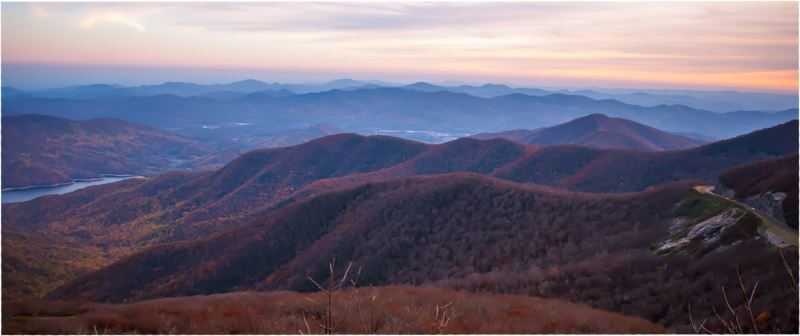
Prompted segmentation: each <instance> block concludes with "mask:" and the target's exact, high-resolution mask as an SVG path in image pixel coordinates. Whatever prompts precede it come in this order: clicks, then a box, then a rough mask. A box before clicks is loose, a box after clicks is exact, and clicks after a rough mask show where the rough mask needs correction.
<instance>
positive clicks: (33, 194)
mask: <svg viewBox="0 0 800 336" xmlns="http://www.w3.org/2000/svg"><path fill="white" fill-rule="evenodd" d="M137 177H139V176H113V177H112V176H108V177H101V178H98V179H92V180H90V181H75V182H73V183H71V184H67V185H59V186H43V187H33V188H30V189H12V190H3V197H2V201H3V203H18V202H25V201H30V200H32V199H34V198H37V197H41V196H45V195H61V194H66V193H68V192H73V191H75V190H80V189H83V188H86V187H91V186H96V185H101V184H107V183H113V182H117V181H122V180H127V179H129V178H137Z"/></svg>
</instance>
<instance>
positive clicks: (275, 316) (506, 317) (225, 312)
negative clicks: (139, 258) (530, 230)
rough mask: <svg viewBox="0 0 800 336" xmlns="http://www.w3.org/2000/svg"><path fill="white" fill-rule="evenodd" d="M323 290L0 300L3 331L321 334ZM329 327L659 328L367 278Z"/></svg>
mask: <svg viewBox="0 0 800 336" xmlns="http://www.w3.org/2000/svg"><path fill="white" fill-rule="evenodd" d="M327 302H328V301H327V296H326V295H325V293H322V292H318V293H313V294H301V293H294V292H282V291H281V292H262V293H255V292H234V293H227V294H218V295H209V296H190V297H178V298H168V299H156V300H149V301H142V302H137V303H133V304H119V305H106V304H84V305H80V304H76V303H64V302H62V303H57V304H53V303H47V304H42V303H41V302H38V303H37V302H30V301H29V302H25V303H19V302H15V303H14V305H13V306H12V305H11V304H7V302H6V301H5V300H4V302H3V304H4V307H3V313H4V315H3V332H4V333H10V332H13V333H19V332H21V333H42V332H44V333H71V332H95V331H96V332H103V333H106V332H125V333H131V332H143V333H179V334H190V333H205V334H208V333H213V334H225V333H248V334H252V333H281V334H293V333H320V334H321V333H324V332H325V330H324V329H323V327H324V326H325V323H326V320H327V316H328V307H329V306H328V305H327ZM331 307H332V308H333V309H331V311H332V313H333V315H332V321H333V323H332V325H331V324H328V325H329V326H331V327H330V329H332V331H333V332H336V333H384V334H385V333H390V334H397V333H425V334H434V333H448V334H452V333H659V332H664V331H665V330H664V329H663V328H662V327H660V326H658V325H656V324H653V323H650V322H647V321H644V320H642V319H639V318H634V317H627V316H623V315H620V314H615V313H609V312H605V311H601V310H597V309H592V308H589V307H587V306H584V305H579V304H574V303H568V302H564V301H560V300H552V299H540V298H533V297H525V296H511V295H488V294H468V293H465V292H456V291H452V290H447V289H441V288H423V287H366V288H355V289H348V290H344V291H337V292H334V294H333V296H332V305H331Z"/></svg>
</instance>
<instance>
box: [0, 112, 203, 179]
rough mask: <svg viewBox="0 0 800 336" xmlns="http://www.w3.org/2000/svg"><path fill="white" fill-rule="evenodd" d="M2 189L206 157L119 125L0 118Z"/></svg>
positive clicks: (149, 170)
mask: <svg viewBox="0 0 800 336" xmlns="http://www.w3.org/2000/svg"><path fill="white" fill-rule="evenodd" d="M2 122H3V167H2V172H3V188H8V187H22V186H30V185H47V184H57V183H66V182H70V181H72V180H73V179H85V178H95V177H98V176H101V175H103V174H129V175H133V174H154V173H158V172H162V171H165V170H167V169H170V168H173V169H174V168H177V167H180V166H181V165H182V164H184V163H185V162H187V161H189V160H192V159H195V158H197V157H199V156H201V155H205V154H207V153H208V152H209V149H208V148H207V147H206V146H205V145H203V144H201V143H199V142H197V141H195V140H191V139H188V138H185V137H181V136H178V135H175V134H170V133H168V132H165V131H161V130H157V129H154V128H150V127H145V126H140V125H134V124H131V123H128V122H124V121H121V120H113V119H94V120H88V121H73V120H67V119H61V118H55V117H50V116H44V115H21V116H9V117H3V121H2Z"/></svg>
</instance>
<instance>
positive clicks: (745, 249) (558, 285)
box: [50, 173, 796, 327]
mask: <svg viewBox="0 0 800 336" xmlns="http://www.w3.org/2000/svg"><path fill="white" fill-rule="evenodd" d="M690 185H691V184H674V185H669V186H663V187H659V188H653V189H651V190H649V191H646V192H640V193H628V194H616V195H608V194H584V193H574V192H565V191H559V190H553V189H548V188H541V187H532V186H524V185H520V184H516V183H512V182H506V181H502V180H497V179H493V178H488V177H484V176H481V175H477V174H465V173H456V174H444V175H434V176H425V177H412V178H400V179H394V180H388V181H384V182H380V183H367V184H362V185H359V186H355V187H346V188H341V189H337V190H333V191H329V192H326V193H323V194H320V195H316V196H314V197H310V198H305V199H302V200H296V201H291V202H290V203H288V204H286V205H285V206H284V207H281V208H278V209H270V210H265V211H263V212H260V213H255V214H252V215H250V216H248V217H247V218H243V219H242V221H244V222H246V224H244V225H242V226H240V227H239V228H236V229H231V230H228V231H223V232H219V233H217V234H213V235H211V236H208V238H204V239H196V240H192V241H182V242H175V243H170V244H162V245H157V246H153V247H151V248H148V249H146V250H143V251H142V252H140V253H136V254H133V255H131V256H130V257H127V258H124V259H122V260H120V261H118V262H116V263H114V264H111V265H109V266H108V267H105V268H102V269H100V270H98V271H96V272H93V273H89V274H87V275H85V276H82V277H79V278H78V279H76V280H74V281H72V282H70V283H69V284H67V285H65V286H63V287H61V288H59V289H56V290H55V291H53V292H52V293H51V294H50V298H52V299H80V300H90V301H104V302H121V301H126V300H128V301H135V300H141V299H148V298H157V297H171V296H185V295H197V294H210V293H220V292H228V291H235V290H253V289H255V290H272V289H292V290H301V291H309V290H313V289H314V288H315V287H314V285H313V284H312V283H311V282H310V281H309V280H308V277H311V278H314V279H316V280H317V281H320V282H322V281H327V275H328V274H329V270H328V262H329V261H330V260H332V259H333V258H335V259H337V260H346V261H347V262H348V263H352V265H353V270H354V272H356V271H355V270H357V274H358V275H357V277H358V283H360V284H363V285H384V284H410V285H437V286H443V287H458V288H465V289H469V290H473V291H490V292H494V293H516V294H527V295H536V296H545V297H556V298H568V299H570V300H573V301H578V302H583V303H588V304H590V305H592V306H595V307H600V308H603V309H610V310H614V311H618V312H622V313H625V314H632V315H636V316H641V317H644V318H646V319H649V320H651V321H654V322H659V323H663V324H665V325H667V326H671V327H678V326H682V325H684V326H685V325H686V323H687V321H685V320H684V318H685V309H684V306H683V304H685V303H686V302H690V303H692V304H693V305H694V306H693V309H694V312H695V314H698V315H696V316H700V317H703V316H710V314H711V305H716V304H719V303H721V301H720V298H719V296H718V295H717V294H716V293H713V292H710V291H708V290H706V289H704V288H705V287H704V286H706V284H708V283H712V284H714V285H715V286H716V285H718V284H719V285H728V286H733V285H734V283H733V281H734V279H735V277H731V276H730V275H731V274H732V273H733V272H735V270H736V268H737V266H741V267H742V269H743V271H742V272H743V276H745V277H747V278H748V279H754V280H755V279H758V281H760V282H761V285H762V286H767V288H774V292H772V293H771V294H770V295H766V296H763V297H760V298H759V300H760V301H759V304H765V305H766V304H769V305H770V306H777V307H780V306H781V305H782V304H790V302H789V301H786V300H790V299H791V298H792V296H787V295H785V294H786V293H788V292H789V291H791V288H790V286H789V285H788V283H784V281H785V280H786V276H787V275H786V273H785V270H783V268H782V267H781V260H780V258H779V257H778V255H777V252H776V250H775V249H774V248H773V247H772V246H771V245H769V243H768V242H767V241H766V240H764V239H757V238H758V233H757V231H756V230H755V227H754V226H752V225H753V224H752V223H751V222H750V221H751V220H752V219H748V218H749V217H744V218H741V219H737V220H733V221H727V222H724V223H725V224H724V225H726V229H725V230H722V231H721V232H722V233H719V236H718V238H716V239H709V236H702V237H696V238H690V239H692V240H691V241H692V244H690V245H689V247H686V248H685V249H684V250H680V251H670V252H668V253H667V254H663V253H661V252H659V250H660V249H656V248H654V246H660V245H662V244H666V243H667V242H669V240H670V239H672V237H675V235H676V234H684V233H676V232H673V230H674V227H675V226H676V224H675V223H683V224H681V225H686V223H697V224H696V225H704V223H706V222H705V221H706V220H707V219H708V218H709V217H713V218H724V216H726V215H725V213H724V211H725V209H717V210H716V212H713V213H708V214H706V213H705V212H706V210H705V209H707V208H706V205H701V209H704V210H703V213H699V214H695V213H693V211H695V210H693V209H696V208H698V204H697V203H696V202H709V201H707V200H698V199H697V198H696V197H697V196H692V195H694V194H693V192H692V189H691V188H690ZM727 211H734V210H727ZM714 220H717V219H714ZM692 225H695V224H692ZM690 227H691V226H690ZM728 227H729V228H730V229H727V228H728ZM784 253H787V254H788V255H789V257H790V258H796V254H793V253H792V251H791V250H790V249H787V251H785V252H784ZM729 258H736V259H737V262H736V263H733V264H728V263H721V262H720V260H727V259H729ZM339 265H340V266H339V268H337V269H336V272H337V273H339V274H341V272H343V271H344V265H341V264H339ZM663 265H667V266H663ZM667 269H669V270H679V271H677V272H676V271H672V272H667ZM620 270H626V271H624V272H621V271H620ZM512 275H513V276H512ZM692 279H697V280H692ZM699 279H702V280H699ZM695 281H696V282H695ZM542 283H549V285H545V286H544V287H542ZM480 284H483V285H480ZM656 284H657V285H656ZM473 286H475V287H473ZM622 288H624V289H625V290H624V291H623V290H622ZM621 292H624V293H625V295H626V296H622V295H620V296H615V295H613V294H610V293H621ZM794 299H795V300H796V297H794ZM706 300H707V301H706ZM736 300H740V299H736ZM703 302H705V303H703ZM794 302H795V303H796V301H794ZM771 313H772V312H771ZM774 314H776V315H774V316H776V320H777V319H778V316H780V318H788V317H789V316H790V315H789V314H791V312H789V311H787V312H774Z"/></svg>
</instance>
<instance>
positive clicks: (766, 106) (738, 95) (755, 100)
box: [3, 79, 798, 112]
mask: <svg viewBox="0 0 800 336" xmlns="http://www.w3.org/2000/svg"><path fill="white" fill-rule="evenodd" d="M378 87H400V88H405V89H409V90H417V91H424V92H440V91H447V92H456V93H465V94H469V95H473V96H476V97H483V98H493V97H499V96H505V95H510V94H525V95H532V96H545V95H549V94H557V93H560V94H571V95H581V96H585V97H589V98H593V99H599V100H603V99H612V100H618V101H620V102H623V103H627V104H632V105H640V106H645V107H655V106H659V105H684V106H688V107H692V108H695V109H701V110H708V111H714V112H731V111H758V110H760V111H781V110H786V109H789V108H794V107H796V106H797V105H798V95H796V94H794V95H793V94H778V93H759V92H737V91H700V90H649V89H639V90H636V89H582V90H567V89H540V88H526V87H511V86H508V85H504V84H483V85H439V84H431V83H427V82H417V83H413V84H408V85H402V84H396V83H386V82H381V81H374V80H367V81H362V80H353V79H338V80H333V81H330V82H326V83H319V84H285V83H274V82H273V83H267V82H262V81H258V80H254V79H247V80H241V81H237V82H232V83H227V84H195V83H187V82H166V83H163V84H156V85H142V86H129V87H126V86H121V85H108V84H95V85H79V86H71V87H64V88H54V89H41V90H19V89H15V88H12V87H4V88H3V96H4V97H6V98H10V97H20V96H27V97H41V98H75V99H87V98H101V97H112V96H151V95H162V94H169V95H176V96H183V97H190V96H203V97H210V98H215V99H232V98H237V97H242V96H244V95H249V94H259V95H271V96H285V95H291V94H304V93H314V92H323V91H329V90H352V89H365V88H378Z"/></svg>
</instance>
